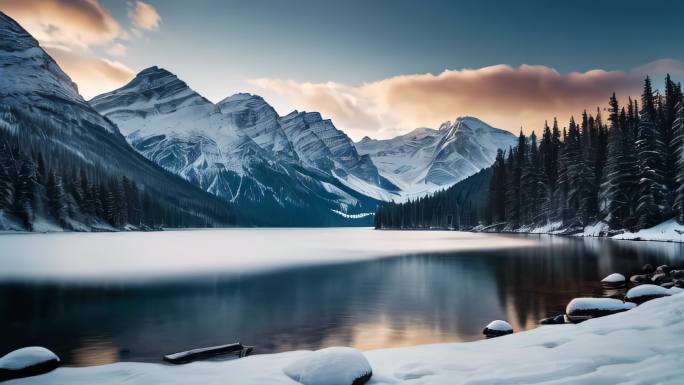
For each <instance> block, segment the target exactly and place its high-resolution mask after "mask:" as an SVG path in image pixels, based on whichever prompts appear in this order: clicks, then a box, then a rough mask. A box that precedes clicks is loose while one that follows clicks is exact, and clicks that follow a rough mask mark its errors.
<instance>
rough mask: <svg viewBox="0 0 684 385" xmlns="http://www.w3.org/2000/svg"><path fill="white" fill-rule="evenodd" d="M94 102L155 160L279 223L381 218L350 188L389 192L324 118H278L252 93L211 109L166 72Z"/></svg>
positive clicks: (146, 74)
mask: <svg viewBox="0 0 684 385" xmlns="http://www.w3.org/2000/svg"><path fill="white" fill-rule="evenodd" d="M90 104H91V105H92V106H93V107H94V108H95V109H97V110H98V111H99V112H100V113H101V114H102V115H104V116H106V117H107V118H108V119H111V120H112V121H113V122H115V123H116V124H117V125H118V126H119V129H120V130H121V132H122V133H123V134H124V135H125V136H126V138H127V140H128V141H129V143H131V145H132V146H133V147H134V148H136V149H137V150H138V151H139V152H140V153H141V154H143V155H144V156H145V157H147V158H148V159H150V160H152V161H154V162H155V163H157V164H159V165H161V166H162V167H164V168H165V169H167V170H169V171H171V172H173V173H176V174H178V175H180V176H182V177H183V178H185V179H187V180H188V181H190V182H192V183H194V184H196V185H198V186H199V187H201V188H202V189H204V190H206V191H209V192H211V193H213V194H215V195H217V196H219V197H221V198H222V199H224V200H227V201H230V202H233V203H235V204H238V205H240V206H242V207H245V208H247V209H248V210H249V211H251V212H255V213H260V215H264V216H267V217H268V216H275V217H277V219H276V220H275V222H276V223H283V222H282V221H286V223H287V224H305V225H306V224H337V225H340V224H353V223H356V224H367V223H366V222H368V221H369V218H365V219H363V220H359V219H358V218H355V217H358V216H359V215H360V214H367V213H372V212H374V210H375V206H376V205H377V203H378V201H377V200H376V199H374V198H371V197H369V196H367V195H366V194H363V193H360V192H358V191H356V190H355V189H353V188H350V187H349V185H348V184H349V183H346V182H347V181H348V180H352V182H353V183H361V184H363V185H373V186H375V187H376V188H377V189H378V190H383V189H384V188H385V187H388V186H389V187H391V185H390V184H389V183H387V181H385V180H384V178H382V177H381V176H380V175H379V173H378V171H377V168H375V166H374V165H373V163H372V162H371V160H370V158H369V157H367V156H360V155H359V154H358V153H357V152H356V149H355V147H354V144H353V142H352V141H351V139H349V138H348V137H347V136H346V135H345V134H344V133H342V132H341V131H339V130H337V129H336V128H335V127H334V125H333V124H332V122H330V121H329V120H324V119H322V117H321V116H320V114H317V113H306V112H293V113H292V114H290V115H287V116H285V117H282V118H281V117H280V116H278V114H277V113H276V111H275V110H274V109H273V108H272V107H271V106H270V105H268V103H266V102H265V101H264V100H263V99H262V98H261V97H259V96H256V95H250V94H236V95H233V96H231V97H228V98H226V99H224V100H222V101H220V102H219V103H217V104H213V103H211V102H210V101H208V100H207V99H205V98H204V97H202V96H201V95H199V94H198V93H196V92H195V91H194V90H192V89H191V88H190V87H188V85H187V84H186V83H185V82H183V81H182V80H180V79H178V77H177V76H176V75H174V74H172V73H171V72H169V71H167V70H165V69H162V68H158V67H150V68H148V69H145V70H143V71H141V72H140V73H139V74H138V75H137V76H136V77H135V78H134V79H133V80H132V81H131V82H129V83H128V84H126V85H124V86H123V87H121V88H119V89H117V90H114V91H112V92H109V93H106V94H103V95H99V96H97V97H95V98H93V99H92V100H91V101H90ZM383 191H384V190H383ZM305 212H306V214H305ZM314 213H315V215H314ZM314 216H320V217H319V218H314ZM350 217H352V218H354V219H350Z"/></svg>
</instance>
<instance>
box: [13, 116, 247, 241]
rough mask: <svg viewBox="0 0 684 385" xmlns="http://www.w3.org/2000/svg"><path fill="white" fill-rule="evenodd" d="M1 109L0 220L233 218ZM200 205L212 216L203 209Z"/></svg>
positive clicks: (184, 223) (63, 222) (175, 223)
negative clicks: (173, 196) (99, 160)
mask: <svg viewBox="0 0 684 385" xmlns="http://www.w3.org/2000/svg"><path fill="white" fill-rule="evenodd" d="M0 114H2V116H1V118H2V119H0V225H2V221H5V222H6V221H8V220H9V221H10V222H13V223H15V224H17V223H18V224H19V225H20V226H21V227H22V228H23V229H25V230H28V231H32V230H33V226H34V222H35V221H36V220H37V219H39V218H40V219H47V220H48V221H50V222H52V223H53V224H56V225H58V226H60V227H62V228H64V229H70V230H90V229H107V228H109V227H113V228H118V229H121V228H126V227H127V226H133V227H134V228H138V229H145V228H148V229H152V228H161V227H212V226H213V225H214V224H215V223H216V222H215V219H214V218H215V217H222V218H225V222H222V223H220V224H221V225H227V224H230V223H234V221H235V218H234V214H233V213H232V212H231V211H230V210H229V209H228V208H227V207H226V205H223V204H220V203H214V202H211V203H207V206H206V207H201V208H199V209H198V208H197V203H196V202H193V203H192V205H190V204H187V205H184V202H183V201H178V202H170V201H169V198H167V197H164V196H163V195H162V194H159V193H158V192H157V191H155V190H154V189H153V188H151V187H148V186H144V185H139V184H138V183H136V182H135V181H134V180H132V179H131V178H130V177H129V176H127V175H126V174H125V170H115V169H111V168H108V167H106V166H104V165H98V164H95V162H89V161H88V160H86V159H84V158H83V157H82V155H79V154H78V152H75V151H70V150H68V149H67V148H66V147H61V146H55V145H54V144H53V141H56V140H60V136H59V135H58V130H57V129H56V127H53V126H52V125H51V123H50V122H48V121H40V120H35V119H32V118H30V117H29V116H26V115H22V114H21V112H20V111H18V110H12V109H5V110H3V111H0ZM8 122H9V123H8ZM38 133H39V134H40V135H39V136H38V137H37V136H36V134H38ZM183 207H184V208H183ZM181 208H183V209H181ZM190 209H194V210H196V211H194V212H193V211H190ZM200 210H201V211H200ZM205 210H206V212H212V213H213V216H208V215H205V214H203V213H202V212H203V211H205ZM0 227H3V226H0ZM5 227H11V226H7V223H5Z"/></svg>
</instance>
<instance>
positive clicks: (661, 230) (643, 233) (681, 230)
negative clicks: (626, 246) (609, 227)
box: [613, 219, 684, 242]
mask: <svg viewBox="0 0 684 385" xmlns="http://www.w3.org/2000/svg"><path fill="white" fill-rule="evenodd" d="M613 238H614V239H631V240H643V241H670V242H684V226H683V225H680V224H679V223H677V221H676V220H674V219H670V220H669V221H665V222H663V223H661V224H659V225H656V226H653V227H651V228H648V229H643V230H639V231H637V232H635V233H630V232H625V233H622V234H618V235H615V236H613Z"/></svg>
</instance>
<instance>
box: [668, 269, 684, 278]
mask: <svg viewBox="0 0 684 385" xmlns="http://www.w3.org/2000/svg"><path fill="white" fill-rule="evenodd" d="M670 276H671V277H672V278H674V279H684V270H672V271H671V272H670Z"/></svg>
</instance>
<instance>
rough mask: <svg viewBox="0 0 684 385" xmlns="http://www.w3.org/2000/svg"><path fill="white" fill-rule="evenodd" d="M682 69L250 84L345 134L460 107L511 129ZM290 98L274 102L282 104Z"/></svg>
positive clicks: (539, 123) (430, 120)
mask: <svg viewBox="0 0 684 385" xmlns="http://www.w3.org/2000/svg"><path fill="white" fill-rule="evenodd" d="M664 72H671V73H684V65H682V63H681V62H678V61H675V60H669V59H665V60H659V61H657V62H653V63H649V64H647V65H645V66H642V67H638V68H635V69H633V70H631V71H628V72H625V71H604V70H600V69H597V70H591V71H586V72H570V73H560V72H558V71H556V70H555V69H553V68H550V67H546V66H540V65H522V66H520V67H511V66H508V65H495V66H490V67H483V68H478V69H463V70H445V71H444V72H442V73H440V74H437V75H434V74H414V75H401V76H395V77H391V78H388V79H382V80H378V81H373V82H369V83H364V84H362V85H356V86H350V85H344V84H338V83H331V82H328V83H299V82H295V81H292V80H281V79H253V80H251V81H250V82H251V84H253V85H255V86H257V87H259V88H261V89H262V90H263V91H265V92H266V95H265V96H267V97H268V96H269V95H268V93H271V94H272V95H273V96H284V97H285V98H286V99H288V100H289V102H290V103H291V104H292V106H298V107H299V108H303V109H307V110H316V111H320V112H321V113H323V115H325V116H327V117H330V118H332V119H333V120H334V122H335V123H336V125H338V126H339V127H340V128H342V129H344V130H345V131H349V134H350V136H352V137H353V138H355V139H359V138H360V137H361V136H363V135H370V136H373V137H390V136H394V135H397V134H398V133H402V132H405V131H406V130H409V129H412V128H416V127H421V126H428V127H437V126H438V125H439V124H440V123H442V122H444V121H446V120H453V119H454V118H456V117H458V116H461V115H473V116H477V117H479V118H481V119H483V120H485V121H487V122H488V123H490V124H492V125H494V126H497V127H500V128H503V129H508V130H510V131H513V132H517V130H518V129H519V128H520V127H521V126H522V127H524V131H526V132H531V131H532V130H536V131H537V132H538V131H539V130H540V129H541V128H542V127H543V124H544V121H545V120H551V119H552V118H553V117H554V116H556V117H558V118H559V119H560V120H561V122H563V123H564V122H566V121H567V120H568V119H569V118H570V116H571V115H573V114H574V115H577V114H579V113H581V111H582V110H584V109H587V110H589V111H593V110H595V108H596V107H598V106H605V105H606V104H607V101H608V97H609V96H610V94H611V93H612V92H613V91H614V92H616V94H617V95H618V97H620V98H623V99H626V98H627V97H628V96H637V95H639V93H640V89H641V82H642V81H643V78H644V76H645V75H646V74H654V73H664ZM288 107H290V108H291V106H284V105H283V106H279V108H280V109H286V108H288Z"/></svg>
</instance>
